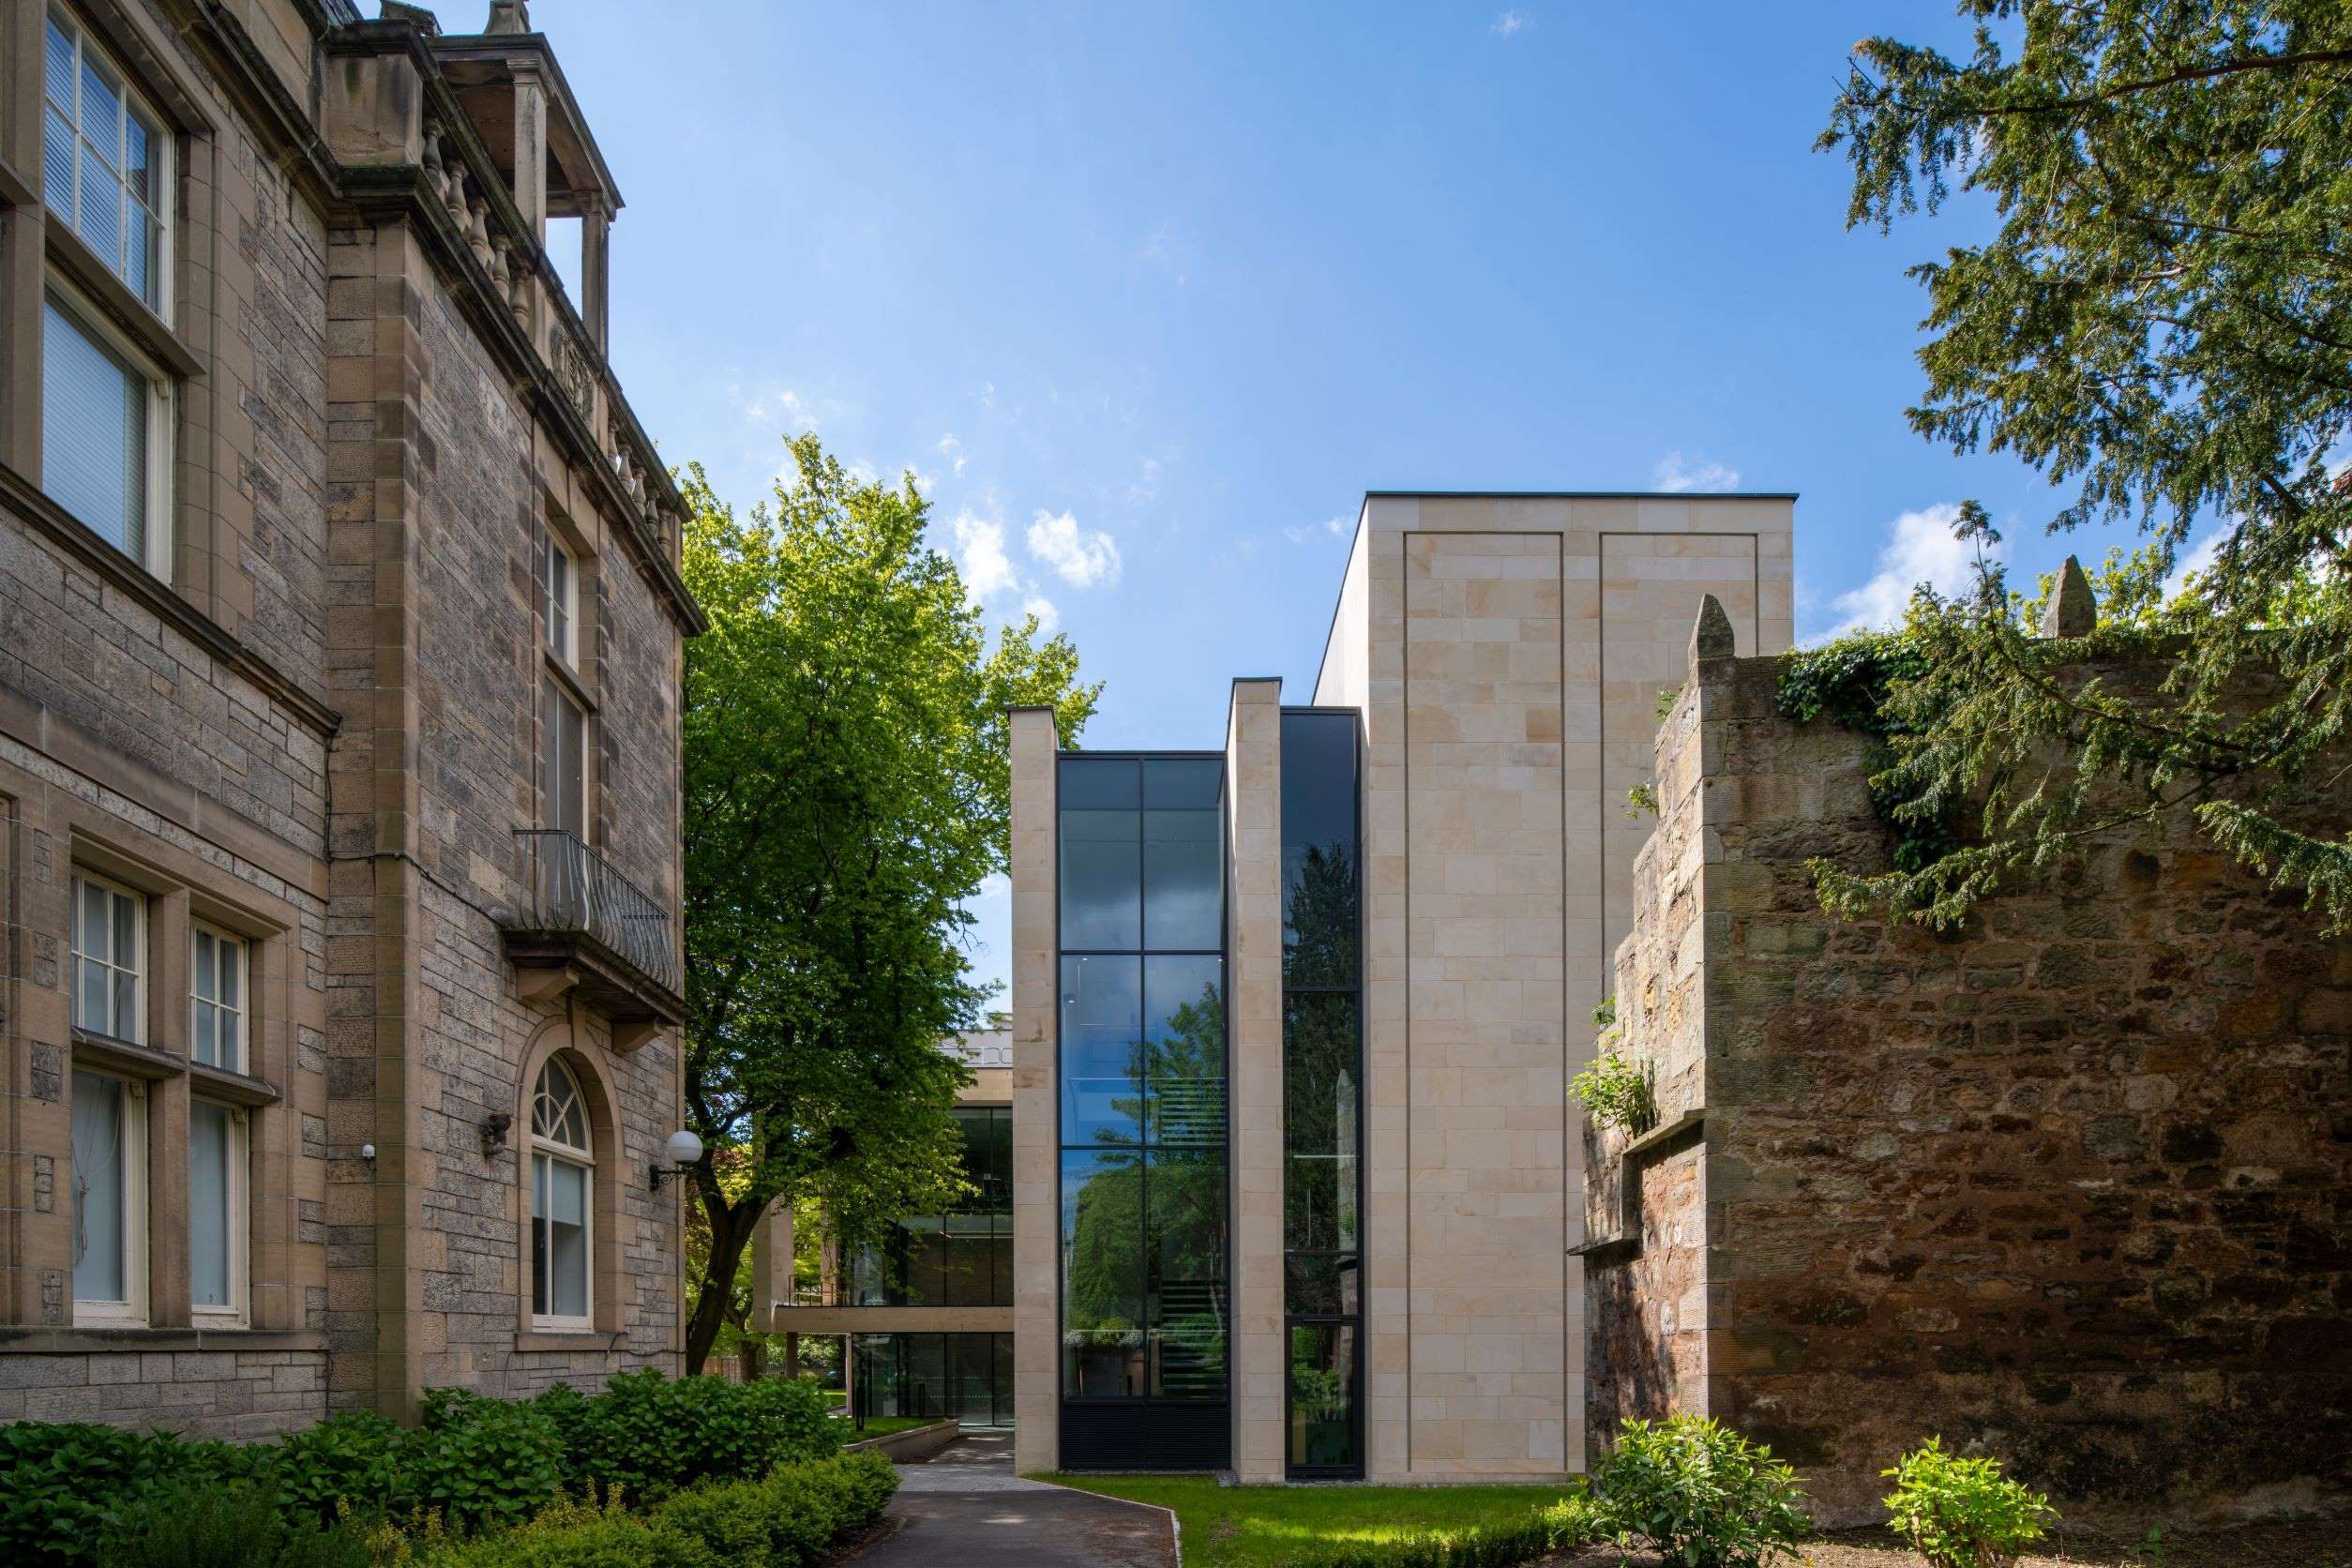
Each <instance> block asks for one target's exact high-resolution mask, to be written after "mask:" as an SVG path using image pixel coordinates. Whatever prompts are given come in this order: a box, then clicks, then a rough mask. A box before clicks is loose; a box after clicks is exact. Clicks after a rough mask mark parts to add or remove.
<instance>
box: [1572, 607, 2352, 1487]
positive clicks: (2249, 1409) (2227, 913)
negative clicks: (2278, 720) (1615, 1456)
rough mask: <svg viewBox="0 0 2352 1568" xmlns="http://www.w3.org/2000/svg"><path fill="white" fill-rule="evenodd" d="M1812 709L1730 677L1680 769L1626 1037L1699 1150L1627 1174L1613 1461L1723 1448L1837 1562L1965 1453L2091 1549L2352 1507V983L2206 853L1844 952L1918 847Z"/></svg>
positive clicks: (1772, 663) (1615, 1322) (1696, 680)
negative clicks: (1638, 1445) (1860, 879)
mask: <svg viewBox="0 0 2352 1568" xmlns="http://www.w3.org/2000/svg"><path fill="white" fill-rule="evenodd" d="M2107 673H2108V674H2109V676H2110V677H2111V679H2112V680H2113V681H2116V682H2129V681H2130V680H2133V679H2144V678H2146V677H2147V674H2148V672H2147V671H2131V670H2118V671H2108V672H2107ZM1777 677H1778V661H1776V660H1770V659H1741V658H1732V657H1728V656H1721V651H1720V650H1716V651H1711V652H1710V653H1709V654H1708V656H1704V657H1694V659H1693V662H1692V664H1691V666H1690V670H1689V678H1688V683H1687V685H1686V686H1685V687H1684V689H1683V691H1682V693H1681V697H1680V699H1679V700H1678V701H1677V702H1676V704H1675V706H1674V708H1673V711H1672V712H1671V713H1670V714H1669V715H1668V716H1667V717H1666V720H1665V722H1664V724H1663V725H1662V727H1661V728H1660V729H1659V731H1658V734H1657V743H1656V744H1657V752H1656V756H1657V779H1658V790H1659V795H1660V799H1661V803H1662V813H1661V816H1660V818H1659V820H1658V822H1657V828H1656V832H1655V834H1654V836H1653V837H1651V841H1650V843H1649V844H1648V845H1647V846H1646V847H1645V848H1644V850H1643V851H1642V852H1641V856H1640V858H1639V860H1638V862H1637V866H1636V879H1635V884H1634V896H1635V907H1636V914H1635V920H1634V927H1633V930H1632V932H1631V934H1630V935H1629V936H1628V937H1627V939H1626V941H1625V942H1623V944H1622V945H1621V947H1620V948H1619V950H1618V954H1617V1005H1618V1016H1619V1018H1620V1020H1621V1027H1622V1029H1623V1031H1624V1034H1625V1039H1626V1042H1627V1046H1628V1048H1629V1049H1630V1051H1631V1052H1632V1053H1633V1054H1634V1055H1635V1057H1636V1059H1639V1060H1642V1061H1645V1062H1647V1063H1650V1064H1651V1068H1652V1070H1653V1071H1654V1073H1655V1078H1656V1082H1657V1086H1658V1097H1659V1100H1660V1102H1661V1104H1660V1110H1661V1122H1660V1124H1659V1125H1658V1127H1656V1128H1655V1129H1653V1130H1652V1131H1651V1133H1649V1134H1646V1135H1645V1136H1644V1137H1643V1138H1640V1139H1638V1140H1636V1142H1635V1143H1633V1144H1632V1145H1631V1146H1629V1145H1628V1143H1627V1140H1626V1139H1625V1138H1624V1137H1623V1135H1621V1134H1619V1133H1608V1134H1606V1135H1601V1136H1598V1137H1597V1138H1594V1140H1593V1147H1592V1149H1591V1154H1590V1156H1589V1157H1590V1158H1591V1160H1592V1162H1593V1166H1594V1168H1595V1170H1596V1173H1598V1175H1599V1177H1600V1179H1597V1180H1596V1181H1595V1182H1594V1183H1593V1184H1592V1187H1591V1193H1590V1202H1589V1214H1588V1225H1589V1227H1590V1228H1591V1231H1592V1232H1593V1235H1594V1237H1595V1240H1596V1243H1597V1246H1596V1247H1595V1248H1593V1249H1592V1250H1591V1251H1589V1253H1588V1258H1587V1276H1586V1277H1587V1295H1588V1313H1589V1318H1590V1336H1589V1350H1588V1355H1589V1365H1590V1368H1591V1400H1590V1407H1589V1408H1590V1410H1591V1431H1592V1436H1593V1439H1594V1440H1595V1441H1596V1442H1597V1441H1598V1440H1599V1439H1600V1438H1601V1437H1603V1436H1604V1435H1605V1434H1606V1431H1607V1430H1609V1429H1610V1428H1611V1427H1612V1426H1613V1425H1614V1424H1615V1423H1616V1421H1617V1420H1618V1419H1620V1418H1621V1417H1623V1416H1627V1415H1645V1416H1654V1415H1657V1414H1659V1413H1662V1412H1663V1411H1665V1410H1668V1409H1684V1410H1703V1411H1706V1412H1709V1413H1711V1414H1713V1415H1714V1416H1716V1417H1718V1418H1719V1419H1722V1420H1724V1421H1726V1422H1728V1423H1730V1424H1731V1425H1735V1426H1737V1427H1739V1428H1740V1429H1741V1430H1742V1431H1745V1432H1747V1433H1749V1434H1751V1435H1753V1436H1755V1437H1756V1438H1759V1439H1761V1440H1766V1441H1769V1442H1771V1443H1772V1446H1773V1447H1774V1449H1775V1451H1776V1452H1779V1453H1780V1454H1782V1455H1785V1456H1786V1457H1787V1458H1789V1459H1791V1460H1792V1461H1793V1462H1795V1463H1796V1464H1797V1465H1799V1466H1800V1468H1801V1469H1802V1470H1803V1471H1804V1472H1805V1475H1806V1480H1807V1484H1808V1485H1809V1487H1810V1489H1811V1491H1812V1493H1813V1496H1814V1497H1815V1499H1816V1500H1817V1504H1818V1507H1819V1511H1820V1512H1821V1513H1822V1514H1823V1515H1825V1516H1826V1517H1828V1518H1829V1519H1831V1520H1833V1521H1838V1522H1847V1521H1857V1520H1862V1519H1865V1518H1868V1517H1870V1516H1871V1515H1873V1514H1874V1513H1875V1511H1876V1507H1877V1499H1878V1498H1879V1497H1880V1496H1881V1495H1882V1494H1883V1492H1884V1484H1883V1482H1882V1481H1881V1479H1880V1477H1879V1475H1878V1471H1879V1470H1881V1469H1883V1468H1884V1467H1886V1466H1887V1465H1889V1464H1892V1462H1893V1461H1894V1458H1895V1457H1896V1455H1899V1454H1900V1453H1901V1452H1903V1451H1904V1450H1905V1449H1907V1448H1908V1447H1910V1446H1912V1445H1913V1444H1915V1443H1917V1442H1918V1441H1919V1440H1921V1439H1922V1438H1924V1437H1927V1436H1929V1435H1931V1434H1933V1435H1940V1436H1941V1437H1942V1438H1943V1440H1944V1441H1945V1443H1946V1445H1947V1446H1950V1447H1958V1448H1962V1449H1966V1450H1981V1451H1983V1452H1988V1453H1991V1454H1993V1455H1997V1456H1998V1457H2000V1458H2002V1459H2003V1460H2005V1461H2007V1462H2008V1463H2009V1464H2010V1465H2011V1466H2012V1467H2013V1470H2014V1471H2015V1472H2016V1473H2017V1474H2019V1475H2020V1476H2021V1477H2022V1478H2023V1479H2025V1480H2026V1481H2027V1482H2028V1483H2029V1484H2030V1485H2034V1486H2036V1487H2037V1488H2042V1489H2046V1490H2047V1491H2049V1492H2050V1493H2051V1494H2052V1495H2053V1497H2054V1498H2056V1499H2058V1500H2061V1501H2062V1502H2065V1503H2068V1504H2070V1505H2073V1506H2072V1507H2071V1508H2070V1513H2071V1514H2072V1515H2073V1516H2075V1517H2076V1518H2078V1519H2084V1518H2088V1517H2090V1516H2092V1515H2096V1514H2098V1513H2101V1512H2103V1513H2106V1514H2109V1515H2114V1516H2116V1517H2118V1519H2119V1520H2121V1521H2122V1522H2125V1523H2128V1524H2132V1525H2133V1528H2140V1527H2141V1526H2144V1524H2145V1522H2146V1521H2147V1519H2148V1518H2149V1517H2151V1516H2154V1515H2158V1514H2159V1513H2174V1514H2193V1513H2195V1512H2199V1511H2201V1510H2224V1509H2226V1510H2235V1511H2242V1512H2254V1513H2260V1512H2280V1511H2289V1512H2291V1511H2294V1510H2297V1509H2299V1508H2307V1507H2316V1506H2320V1505H2323V1504H2335V1505H2340V1504H2341V1503H2342V1502H2343V1501H2344V1498H2343V1494H2342V1487H2343V1484H2344V1473H2343V1469H2342V1464H2341V1458H2342V1455H2344V1453H2345V1452H2346V1446H2347V1442H2352V1425H2347V1422H2348V1421H2352V1418H2347V1416H2346V1414H2345V1411H2346V1410H2347V1409H2348V1408H2352V1334H2347V1318H2346V1303H2347V1300H2352V1296H2348V1295H2347V1292H2352V1252H2347V1250H2346V1248H2345V1246H2344V1240H2343V1238H2344V1229H2345V1223H2346V1208H2347V1203H2352V1153H2347V1148H2348V1147H2352V1146H2348V1145H2347V1144H2346V1142H2345V1139H2344V1110H2343V1108H2344V1104H2345V1103H2346V1099H2347V1093H2348V1092H2352V1066H2348V1063H2347V1058H2348V1056H2352V942H2347V941H2345V940H2344V939H2333V940H2330V939H2327V938H2324V937H2322V936H2321V935H2319V934H2318V932H2317V930H2316V927H2315V924H2314V918H2313V917H2312V916H2310V915H2309V914H2307V913H2306V912H2303V910H2302V909H2301V908H2300V902H2299V899H2298V898H2296V897H2291V896H2287V895H2283V894H2278V893H2273V892H2271V891H2269V889H2268V888H2267V887H2266V886H2265V885H2264V883H2263V882H2262V880H2261V879H2260V878H2257V877H2255V876H2253V875H2251V874H2249V873H2247V872H2245V871H2244V870H2242V869H2240V868H2239V867H2235V866H2234V865H2233V864H2231V863H2230V862H2229V861H2228V860H2227V859H2226V857H2224V856H2223V855H2221V854H2220V853H2218V852H2216V851H2215V850H2214V848H2213V846H2212V845H2211V844H2210V843H2209V841H2207V840H2205V839H2203V838H2202V837H2200V836H2199V835H2197V834H2196V833H2195V832H2194V827H2193V825H2192V824H2189V823H2187V822H2181V821H2178V820H2176V821H2173V822H2167V823H2166V824H2165V825H2164V829H2163V830H2162V831H2161V832H2158V833H2155V834H2152V835H2137V834H2135V835H2133V836H2128V837H2127V836H2121V835H2118V836H2114V837H2110V838H2108V839H2104V840H2098V841H2094V842H2093V843H2092V844H2091V846H2090V847H2089V848H2088V851H2087V852H2086V853H2084V854H2083V855H2082V856H2081V857H2080V858H2079V859H2077V860H2074V861H2072V862H2069V863H2067V864H2066V865H2064V866H2062V867H2058V868H2055V869H2054V870H2053V871H2052V872H2051V873H2050V874H2049V875H2047V876H2046V877H2044V878H2042V879H2040V880H2037V881H2032V882H2028V883H2027V884H2025V885H2021V886H2020V887H2018V888H2017V889H2015V890H2014V891H2013V892H2011V893H2009V894H2007V895H2005V896H2003V897H1998V898H1997V899H1995V900H1993V901H1990V902H1988V903H1986V904H1984V905H1983V907H1982V909H1981V911H1980V912H1978V913H1977V914H1976V915H1974V916H1972V917H1971V919H1970V920H1969V921H1968V924H1967V925H1966V926H1965V927H1963V928H1960V929H1958V930H1955V931H1952V932H1948V933H1943V934H1937V933H1935V932H1932V931H1929V930H1926V929H1923V928H1921V927H1914V926H1910V925H1907V924H1903V925H1897V926H1892V927H1890V926H1887V925H1884V924H1881V923H1877V922H1871V921H1858V922H1853V923H1841V922H1838V921H1835V920H1832V919H1831V918H1829V917H1828V916H1825V915H1824V914H1823V913H1822V912H1820V910H1819V908H1818V907H1817V902H1816V900H1815V897H1814V894H1813V891H1812V886H1811V879H1810V876H1809V874H1808V872H1807V871H1806V869H1805V863H1806V861H1807V860H1808V859H1809V858H1810V857H1813V856H1817V855H1828V856H1832V857H1835V858H1836V859H1838V860H1839V861H1840V863H1841V864H1846V865H1849V866H1869V865H1873V864H1875V863H1882V859H1883V856H1884V854H1885V852H1886V842H1887V840H1886V834H1885V830H1884V828H1883V826H1882V825H1881V824H1880V822H1878V821H1877V817H1876V816H1875V814H1874V812H1873V810H1872V807H1871V806H1870V804H1869V800H1868V796H1867V792H1866V789H1865V783H1864V780H1865V777H1866V775H1867V763H1866V761H1865V760H1864V742H1863V740H1862V738H1861V737H1859V736H1857V735H1854V734H1852V733H1850V732H1847V731H1842V730H1840V729H1838V728H1836V727H1835V726H1833V725H1831V724H1829V723H1826V722H1824V723H1819V724H1815V725H1810V726H1799V725H1796V724H1793V723H1791V722H1789V721H1787V720H1785V719H1783V718H1781V717H1779V716H1777V714H1776V712H1775V710H1774V707H1773V692H1774V687H1775V684H1776V681H1777ZM2347 807H2352V793H2347V792H2345V791H2344V789H2343V787H2342V785H2341V783H2339V785H2338V786H2337V793H2336V795H2335V797H2334V798H2333V799H2332V800H2321V801H2316V802H2313V803H2310V808H2311V809H2312V810H2313V811H2314V821H2323V822H2334V823H2340V822H2342V821H2343V820H2344V811H2345V809H2346V808H2347ZM2085 1500H2088V1506H2084V1503H2085Z"/></svg>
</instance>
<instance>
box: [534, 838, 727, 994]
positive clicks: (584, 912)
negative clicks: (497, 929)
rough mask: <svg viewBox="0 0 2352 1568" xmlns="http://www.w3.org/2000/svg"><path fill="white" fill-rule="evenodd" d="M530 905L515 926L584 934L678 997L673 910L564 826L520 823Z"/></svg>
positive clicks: (557, 933)
mask: <svg viewBox="0 0 2352 1568" xmlns="http://www.w3.org/2000/svg"><path fill="white" fill-rule="evenodd" d="M515 838H516V840H517V842H518V843H519V844H520V847H521V850H522V886H523V899H524V906H523V908H522V909H521V910H520V911H518V912H517V914H516V924H515V926H514V927H512V928H513V929H514V930H515V931H517V932H520V933H525V934H528V935H532V936H546V937H575V938H580V937H584V938H586V939H587V940H589V941H591V942H595V943H596V944H597V945H598V946H600V947H602V948H604V949H605V950H606V951H608V952H610V953H611V955H612V956H613V957H616V958H618V959H620V960H621V961H622V962H623V963H626V964H627V965H628V966H629V967H630V968H631V969H634V970H636V971H637V972H638V973H640V974H641V975H643V976H644V977H645V978H646V979H648V980H650V981H652V982H653V983H654V984H655V985H656V986H658V987H660V988H662V989H663V990H665V991H667V992H669V993H670V994H671V995H672V996H677V995H681V994H683V992H684V989H685V988H684V986H683V984H682V983H681V979H682V977H681V975H680V972H679V965H678V944H677V939H676V933H675V931H674V929H673V928H672V927H671V921H670V912H669V910H667V909H665V908H664V907H663V906H662V905H661V904H659V903H658V902H656V900H655V899H654V898H652V897H649V896H648V895H647V894H646V893H645V892H644V891H643V890H642V889H641V888H639V887H638V885H637V884H636V883H635V882H630V881H629V880H628V879H627V878H626V877H625V876H623V875H621V873H620V872H618V871H616V870H614V869H613V868H612V863H611V861H608V860H607V859H605V858H604V856H602V855H600V854H598V853H597V852H596V851H594V850H592V849H590V848H589V847H588V846H587V845H586V844H585V843H583V842H581V841H580V836H579V835H578V834H575V833H569V832H566V831H565V830H564V829H562V828H551V827H550V828H529V827H525V828H517V829H516V830H515Z"/></svg>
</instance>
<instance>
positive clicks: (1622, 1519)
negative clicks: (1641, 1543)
mask: <svg viewBox="0 0 2352 1568" xmlns="http://www.w3.org/2000/svg"><path fill="white" fill-rule="evenodd" d="M1592 1490H1593V1495H1594V1497H1595V1498H1596V1499H1597V1500H1598V1502H1599V1509H1598V1522H1599V1525H1600V1529H1601V1530H1602V1531H1603V1533H1605V1534H1608V1535H1611V1536H1614V1537H1615V1538H1616V1539H1617V1541H1618V1544H1619V1545H1630V1544H1631V1543H1632V1541H1633V1540H1634V1539H1635V1538H1636V1537H1640V1538H1642V1539H1645V1540H1647V1541H1649V1542H1650V1543H1651V1545H1654V1546H1656V1547H1657V1548H1658V1550H1659V1551H1660V1552H1661V1553H1662V1554H1664V1556H1665V1558H1666V1561H1667V1562H1668V1563H1670V1564H1674V1565H1676V1568H1733V1565H1738V1568H1755V1565H1756V1564H1760V1563H1764V1562H1769V1561H1770V1560H1772V1558H1774V1557H1776V1556H1781V1555H1785V1554H1787V1553H1788V1551H1789V1548H1790V1546H1791V1545H1793V1544H1794V1543H1795V1542H1796V1541H1797V1540H1798V1539H1799V1538H1800V1537H1802V1535H1804V1534H1805V1532H1806V1531H1807V1530H1809V1529H1810V1528H1811V1525H1810V1522H1809V1521H1808V1520H1807V1519H1806V1518H1805V1516H1804V1514H1803V1513H1802V1510H1801V1509H1800V1508H1799V1506H1798V1505H1799V1503H1800V1502H1801V1501H1802V1498H1803V1496H1804V1494H1803V1492H1802V1490H1801V1489H1800V1488H1799V1486H1798V1485H1797V1477H1796V1473H1795V1472H1794V1471H1792V1470H1790V1469H1789V1468H1788V1467H1787V1465H1786V1464H1783V1463H1782V1462H1781V1461H1779V1460H1777V1459H1775V1458H1773V1457H1772V1450H1771V1449H1769V1448H1765V1447H1762V1446H1759V1445H1757V1444H1754V1443H1751V1442H1749V1441H1748V1440H1746V1439H1745V1438H1743V1437H1741V1436H1740V1434H1739V1433H1737V1432H1734V1431H1733V1430H1732V1429H1731V1428H1730V1427H1728V1426H1725V1425H1720V1424H1718V1423H1716V1422H1714V1421H1711V1420H1709V1419H1708V1418H1707V1417H1705V1416H1699V1415H1675V1416H1669V1417H1667V1418H1666V1420H1664V1421H1658V1422H1649V1421H1629V1422H1627V1423H1625V1425H1624V1426H1623V1428H1622V1429H1621V1430H1620V1432H1619V1433H1618V1437H1617V1444H1616V1446H1615V1447H1614V1448H1612V1449H1610V1450H1609V1453H1608V1455H1607V1457H1606V1458H1605V1459H1603V1460H1602V1462H1601V1468H1600V1470H1598V1471H1597V1472H1596V1473H1595V1474H1594V1475H1593V1478H1592Z"/></svg>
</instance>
